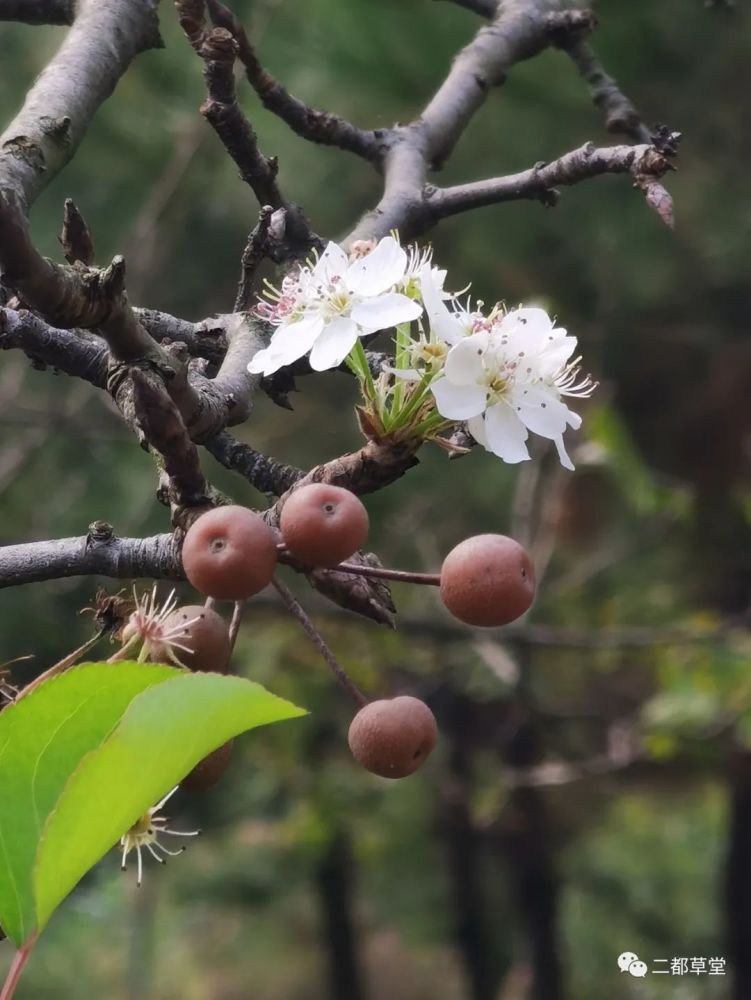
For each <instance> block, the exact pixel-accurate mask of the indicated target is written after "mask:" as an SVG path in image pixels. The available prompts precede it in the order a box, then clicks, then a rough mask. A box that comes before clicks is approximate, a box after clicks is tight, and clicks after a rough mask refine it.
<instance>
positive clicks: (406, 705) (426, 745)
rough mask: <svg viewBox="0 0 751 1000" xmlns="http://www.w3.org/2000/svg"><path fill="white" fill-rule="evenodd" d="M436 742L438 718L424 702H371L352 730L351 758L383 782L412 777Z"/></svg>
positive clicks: (404, 698)
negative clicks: (436, 719)
mask: <svg viewBox="0 0 751 1000" xmlns="http://www.w3.org/2000/svg"><path fill="white" fill-rule="evenodd" d="M437 739H438V727H437V726H436V721H435V716H434V715H433V713H432V712H431V711H430V709H429V708H428V706H427V705H426V704H425V702H424V701H420V700H419V699H418V698H412V697H410V696H409V695H401V696H400V697H398V698H391V699H384V700H382V701H372V702H370V704H369V705H366V706H365V707H364V708H361V709H360V711H359V712H358V713H357V715H356V716H355V717H354V719H353V720H352V724H351V725H350V727H349V748H350V750H351V751H352V756H353V757H354V758H355V760H358V761H359V762H360V763H361V764H362V766H363V767H365V768H367V770H368V771H372V772H373V774H379V775H380V776H381V777H382V778H406V777H407V775H409V774H412V773H413V772H414V771H416V770H417V768H418V767H420V765H421V764H422V763H423V761H424V760H425V759H426V757H427V756H428V754H429V753H430V752H431V750H432V749H433V747H434V746H435V745H436V740H437Z"/></svg>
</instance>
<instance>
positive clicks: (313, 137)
mask: <svg viewBox="0 0 751 1000" xmlns="http://www.w3.org/2000/svg"><path fill="white" fill-rule="evenodd" d="M207 6H208V8H209V12H210V14H211V19H212V21H213V22H214V24H216V25H218V26H219V27H221V28H224V29H226V30H227V31H229V32H230V33H231V34H232V35H233V37H234V38H235V41H236V42H237V46H238V54H239V57H240V60H241V62H242V64H243V66H244V67H245V71H246V73H247V76H248V80H249V81H250V84H251V86H252V87H253V89H254V90H255V92H256V93H257V94H258V96H259V97H260V99H261V102H262V104H263V106H264V107H265V108H267V109H268V110H269V111H271V112H273V113H274V114H275V115H277V116H278V117H279V118H281V119H282V121H284V122H286V123H287V125H289V127H290V128H291V129H292V131H293V132H295V133H297V135H299V136H301V137H302V138H303V139H307V140H308V141H309V142H316V143H320V144H322V145H325V146H337V147H338V148H339V149H344V150H347V151H348V152H350V153H356V154H357V155H358V156H362V157H364V158H365V159H366V160H371V161H374V162H375V161H378V160H380V158H381V153H382V140H383V138H384V133H382V132H380V131H378V130H376V131H371V130H366V129H359V128H357V127H356V126H355V125H352V124H351V123H350V122H348V121H346V120H345V119H344V118H341V117H340V116H339V115H335V114H332V113H331V112H330V111H321V110H318V109H317V108H310V107H308V105H307V104H305V103H304V102H303V101H301V100H299V99H298V98H297V97H293V96H292V94H290V93H289V91H288V90H286V88H285V87H284V86H282V84H281V83H279V81H278V80H275V79H274V77H273V76H271V74H270V73H268V72H267V71H266V70H265V69H264V68H263V67H262V66H261V64H260V62H259V61H258V57H257V56H256V53H255V51H254V49H253V47H252V45H251V44H250V41H249V39H248V36H247V34H246V32H245V29H244V28H243V26H242V24H241V23H240V21H239V20H238V18H237V17H236V16H235V14H234V13H233V12H232V11H231V10H229V9H228V8H227V7H225V5H224V4H222V3H220V2H219V0H207Z"/></svg>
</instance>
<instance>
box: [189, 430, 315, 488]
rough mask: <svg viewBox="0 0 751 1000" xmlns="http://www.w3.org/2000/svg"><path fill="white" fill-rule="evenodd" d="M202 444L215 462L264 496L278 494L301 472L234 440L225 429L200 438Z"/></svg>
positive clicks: (299, 476) (302, 473) (301, 475)
mask: <svg viewBox="0 0 751 1000" xmlns="http://www.w3.org/2000/svg"><path fill="white" fill-rule="evenodd" d="M204 447H205V448H206V450H207V451H208V452H210V453H211V454H212V455H213V456H214V458H215V459H216V460H217V462H220V463H221V464H222V465H223V466H224V467H225V468H226V469H231V470H232V471H233V472H237V473H238V474H239V475H241V476H244V477H245V479H247V480H248V482H249V483H250V485H251V486H252V487H253V488H254V489H256V490H258V491H259V493H263V494H265V495H267V496H268V495H271V496H276V497H279V496H281V495H282V494H283V493H286V492H287V490H288V489H290V487H291V486H293V485H294V483H296V482H297V480H298V479H301V478H302V477H303V476H304V475H305V473H304V472H303V471H302V469H296V468H294V466H291V465H284V464H283V463H282V462H277V461H276V459H273V458H269V457H268V456H267V455H264V454H263V453H262V452H260V451H256V450H255V449H254V448H251V446H250V445H249V444H243V443H242V442H241V441H237V440H236V439H235V438H233V437H232V435H231V434H228V433H227V431H222V432H220V433H219V434H216V435H215V436H214V437H211V438H209V439H208V440H207V441H204Z"/></svg>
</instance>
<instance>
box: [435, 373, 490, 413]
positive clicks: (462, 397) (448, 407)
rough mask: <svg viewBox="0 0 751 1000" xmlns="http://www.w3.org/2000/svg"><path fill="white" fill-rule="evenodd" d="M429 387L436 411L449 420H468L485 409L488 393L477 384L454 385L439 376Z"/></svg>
mask: <svg viewBox="0 0 751 1000" xmlns="http://www.w3.org/2000/svg"><path fill="white" fill-rule="evenodd" d="M430 388H431V391H432V393H433V395H434V396H435V403H436V407H437V408H438V412H439V413H440V414H441V416H443V417H448V419H449V420H468V419H469V418H470V417H476V416H479V414H481V413H482V411H483V410H484V409H485V403H486V402H487V398H488V395H487V393H486V391H485V390H484V389H483V388H482V387H481V386H479V385H456V383H454V382H450V381H449V380H448V379H447V378H445V377H444V376H441V377H440V378H437V379H436V380H435V382H433V383H432V385H431V386H430Z"/></svg>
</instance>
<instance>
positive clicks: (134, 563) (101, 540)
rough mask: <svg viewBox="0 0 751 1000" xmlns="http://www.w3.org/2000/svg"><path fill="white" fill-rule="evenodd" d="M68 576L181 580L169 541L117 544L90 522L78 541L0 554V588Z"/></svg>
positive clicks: (126, 540)
mask: <svg viewBox="0 0 751 1000" xmlns="http://www.w3.org/2000/svg"><path fill="white" fill-rule="evenodd" d="M71 576H109V577H115V578H117V579H133V578H136V577H150V578H153V579H157V580H162V579H167V580H181V579H183V578H184V577H183V572H182V565H181V563H180V554H179V551H178V548H177V545H176V543H175V540H174V538H173V536H172V535H154V536H153V537H151V538H118V537H117V536H116V535H115V534H114V532H113V530H112V528H111V526H110V525H108V524H106V523H105V522H101V521H97V522H95V523H94V524H93V525H92V526H91V528H90V529H89V533H88V534H87V535H84V536H83V537H81V538H56V539H53V540H52V541H48V542H26V543H24V544H22V545H8V546H5V547H4V548H0V588H3V587H17V586H19V585H21V584H24V583H38V582H39V581H41V580H57V579H61V578H63V577H71Z"/></svg>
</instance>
